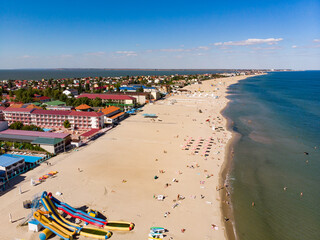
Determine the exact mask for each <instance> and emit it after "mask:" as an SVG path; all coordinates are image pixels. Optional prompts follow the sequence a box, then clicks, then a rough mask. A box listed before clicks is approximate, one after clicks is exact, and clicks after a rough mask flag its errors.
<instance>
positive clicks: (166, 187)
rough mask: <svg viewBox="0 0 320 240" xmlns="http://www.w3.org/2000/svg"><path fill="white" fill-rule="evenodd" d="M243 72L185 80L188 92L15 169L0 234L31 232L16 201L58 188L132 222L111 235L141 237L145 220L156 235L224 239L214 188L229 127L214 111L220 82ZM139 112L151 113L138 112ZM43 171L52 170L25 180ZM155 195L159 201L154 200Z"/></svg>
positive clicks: (221, 95)
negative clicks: (162, 231)
mask: <svg viewBox="0 0 320 240" xmlns="http://www.w3.org/2000/svg"><path fill="white" fill-rule="evenodd" d="M246 77H247V76H239V77H231V78H220V79H215V80H208V81H205V82H203V84H194V85H190V86H187V87H185V89H187V90H190V93H183V94H182V93H181V94H174V95H172V96H170V97H168V98H166V99H165V100H160V101H158V102H156V103H154V104H148V105H146V106H145V107H144V108H143V111H142V112H141V113H138V114H137V115H135V116H131V117H130V118H128V119H126V120H124V121H123V122H122V123H121V125H119V126H117V127H116V128H114V129H112V130H111V131H109V132H107V133H106V134H105V135H103V136H101V137H100V138H98V139H96V140H95V141H92V142H90V143H89V144H88V145H87V146H84V147H81V148H80V149H79V151H72V152H69V153H63V154H60V155H58V156H57V157H54V158H52V159H50V160H49V162H50V163H51V165H47V164H45V163H44V164H42V165H41V166H39V167H37V168H36V169H34V170H32V171H29V172H27V173H26V174H23V175H21V177H19V179H16V180H14V181H13V182H12V185H13V187H12V188H11V189H10V190H9V191H7V192H6V193H5V194H3V195H2V196H1V197H0V211H1V218H0V236H1V239H38V236H37V234H36V233H32V232H28V229H27V227H19V223H21V221H23V220H22V218H24V217H26V216H28V214H30V210H28V209H24V208H23V205H22V203H23V201H24V200H32V198H33V196H34V195H36V194H39V193H41V192H42V191H44V190H45V191H48V192H52V193H53V194H55V193H56V192H61V193H62V195H61V196H57V198H58V199H60V200H61V201H63V202H66V203H68V204H69V205H71V206H73V207H76V208H78V207H83V206H87V207H89V208H93V209H96V210H98V211H99V212H101V213H102V214H103V215H104V216H106V217H107V219H109V220H124V221H131V222H133V223H135V229H134V230H133V231H131V232H114V234H113V236H112V238H111V239H120V240H121V239H147V238H148V233H149V229H150V227H152V226H158V227H164V228H166V229H168V232H167V234H166V235H167V236H166V237H165V238H164V239H205V240H210V239H215V240H220V239H221V240H222V239H226V232H225V226H224V218H223V216H222V213H221V200H220V199H221V196H220V191H217V188H218V189H219V188H220V187H221V182H219V181H220V180H221V179H220V177H221V171H222V166H223V163H224V160H225V156H226V154H225V153H226V152H225V151H226V144H227V143H228V141H229V140H230V139H231V137H232V134H231V132H229V131H227V130H226V124H227V122H226V119H225V118H224V117H223V116H222V115H221V113H220V112H221V110H222V109H223V108H224V107H225V106H226V104H227V102H228V100H227V99H226V89H227V87H228V86H229V85H230V84H234V83H236V82H237V81H239V80H242V79H244V78H246ZM216 97H217V98H216ZM144 113H150V114H151V113H152V114H156V115H157V116H158V118H156V119H150V118H144V117H143V115H142V114H144ZM79 169H80V171H79ZM49 171H58V172H59V173H58V174H57V175H56V176H55V177H54V178H49V179H47V180H46V181H45V182H44V183H41V184H40V185H37V186H31V185H30V181H31V179H37V178H38V177H40V176H42V175H43V174H46V173H48V172H49ZM19 187H21V190H22V194H19ZM158 195H163V196H165V198H164V200H163V201H159V200H157V199H156V196H158ZM9 214H11V215H12V218H13V221H14V222H13V223H10V222H9V217H8V216H9ZM214 226H216V227H215V228H214ZM182 229H185V231H184V232H183V231H181V230H182ZM53 239H59V238H58V237H55V238H53ZM79 239H84V238H83V237H80V238H79Z"/></svg>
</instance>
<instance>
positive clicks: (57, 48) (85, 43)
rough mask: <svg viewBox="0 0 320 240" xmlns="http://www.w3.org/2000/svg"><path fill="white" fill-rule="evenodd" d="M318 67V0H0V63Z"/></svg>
mask: <svg viewBox="0 0 320 240" xmlns="http://www.w3.org/2000/svg"><path fill="white" fill-rule="evenodd" d="M59 67H63V68H68V67H70V68H72V67H79V68H84V67H93V68H94V67H96V68H103V67H105V68H292V69H320V1H311V0H310V1H309V0H304V1H296V0H291V1H283V0H277V1H275V0H269V1H263V0H260V1H245V0H244V1H237V0H226V1H213V0H211V1H201V0H199V1H187V0H185V1H180V0H179V1H175V0H171V1H166V0H163V1H150V0H148V1H126V0H123V1H107V0H104V1H97V0H92V1H81V0H78V1H72V0H68V1H59V0H55V1H43V0H42V1H37V0H33V1H23V0H21V1H17V0H10V1H5V0H0V69H7V68H59Z"/></svg>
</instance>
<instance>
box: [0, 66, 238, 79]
mask: <svg viewBox="0 0 320 240" xmlns="http://www.w3.org/2000/svg"><path fill="white" fill-rule="evenodd" d="M221 72H232V70H188V69H185V70H183V69H182V70H158V69H150V70H132V69H128V70H122V69H118V70H114V69H12V70H11V69H8V70H6V69H0V80H9V79H11V80H41V79H50V78H53V79H62V78H82V77H120V76H163V75H166V76H169V75H175V74H207V73H208V74H214V73H221Z"/></svg>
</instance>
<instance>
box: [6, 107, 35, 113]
mask: <svg viewBox="0 0 320 240" xmlns="http://www.w3.org/2000/svg"><path fill="white" fill-rule="evenodd" d="M32 110H33V109H32V108H14V107H8V108H6V109H4V110H3V111H4V112H29V113H31V112H32Z"/></svg>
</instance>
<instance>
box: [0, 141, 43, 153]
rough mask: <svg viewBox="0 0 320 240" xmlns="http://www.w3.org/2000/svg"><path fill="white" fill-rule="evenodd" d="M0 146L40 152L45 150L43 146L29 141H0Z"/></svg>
mask: <svg viewBox="0 0 320 240" xmlns="http://www.w3.org/2000/svg"><path fill="white" fill-rule="evenodd" d="M0 146H1V148H4V149H12V148H15V149H27V150H32V151H40V152H47V151H46V150H44V149H43V148H41V147H39V146H37V145H33V144H31V143H19V142H0Z"/></svg>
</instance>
